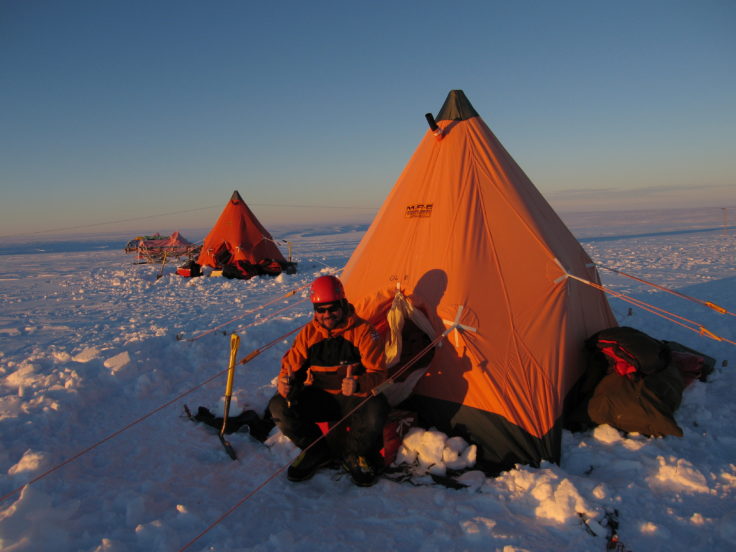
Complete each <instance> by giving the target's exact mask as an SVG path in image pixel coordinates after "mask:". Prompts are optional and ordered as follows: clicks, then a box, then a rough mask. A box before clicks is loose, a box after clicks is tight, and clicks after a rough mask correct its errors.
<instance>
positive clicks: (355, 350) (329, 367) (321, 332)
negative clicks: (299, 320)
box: [279, 305, 387, 397]
mask: <svg viewBox="0 0 736 552" xmlns="http://www.w3.org/2000/svg"><path fill="white" fill-rule="evenodd" d="M348 366H351V367H352V375H353V376H357V380H358V389H357V392H356V393H355V394H354V395H355V396H360V397H365V396H367V395H368V393H370V391H371V389H373V388H374V387H375V386H376V385H378V384H379V383H382V382H383V381H385V380H386V378H387V371H386V361H385V356H384V352H383V340H382V339H381V337H380V335H379V334H378V332H376V330H375V329H374V328H373V326H371V325H370V324H369V323H368V322H366V321H365V320H363V319H362V318H360V317H358V316H357V315H356V314H355V313H354V311H353V309H352V305H351V306H350V309H349V314H348V315H347V316H346V319H345V322H344V323H343V324H342V325H341V326H340V327H338V328H335V329H334V330H327V329H325V328H323V327H322V326H321V325H320V324H318V323H317V322H316V321H315V320H312V321H311V322H309V323H308V324H307V325H306V326H304V328H302V330H301V331H300V332H299V334H298V335H297V336H296V339H295V340H294V344H293V345H292V346H291V349H289V350H288V351H286V353H285V354H284V356H283V358H282V359H281V372H280V373H279V377H285V376H287V375H288V373H289V369H290V370H291V374H292V376H293V377H294V381H296V382H297V383H304V384H305V385H313V386H315V387H317V388H320V389H324V390H325V391H328V392H329V393H333V394H338V393H340V388H341V385H342V380H343V378H345V376H346V375H347V368H348Z"/></svg>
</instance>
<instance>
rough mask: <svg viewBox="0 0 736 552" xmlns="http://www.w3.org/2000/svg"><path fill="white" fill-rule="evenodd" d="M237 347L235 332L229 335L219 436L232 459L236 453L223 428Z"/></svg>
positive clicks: (228, 408)
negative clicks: (228, 357) (223, 408)
mask: <svg viewBox="0 0 736 552" xmlns="http://www.w3.org/2000/svg"><path fill="white" fill-rule="evenodd" d="M238 347H240V336H239V335H238V334H236V333H233V334H231V335H230V363H229V364H228V367H227V385H226V386H225V413H224V414H223V417H222V428H221V429H220V433H219V437H220V442H221V443H222V446H223V447H225V452H227V454H228V456H230V458H232V459H233V460H237V459H238V455H237V454H235V449H234V448H233V446H232V445H231V444H230V443H229V442H228V441H227V440H226V439H225V429H226V428H227V417H228V414H229V413H230V399H232V396H233V380H234V379H235V357H236V355H237V354H238Z"/></svg>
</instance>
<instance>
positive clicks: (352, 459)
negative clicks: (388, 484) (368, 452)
mask: <svg viewBox="0 0 736 552" xmlns="http://www.w3.org/2000/svg"><path fill="white" fill-rule="evenodd" d="M343 467H344V468H345V470H346V471H347V472H348V473H349V474H350V479H352V480H353V483H355V484H356V485H358V486H359V487H370V486H371V485H373V484H374V483H375V482H376V470H375V469H374V468H373V466H371V464H370V463H369V462H368V460H366V458H365V456H348V457H347V458H345V461H344V463H343Z"/></svg>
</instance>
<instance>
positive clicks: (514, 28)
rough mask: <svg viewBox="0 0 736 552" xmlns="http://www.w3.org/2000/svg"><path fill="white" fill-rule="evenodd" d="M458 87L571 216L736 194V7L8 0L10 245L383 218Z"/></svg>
mask: <svg viewBox="0 0 736 552" xmlns="http://www.w3.org/2000/svg"><path fill="white" fill-rule="evenodd" d="M456 88H459V89H463V90H464V91H465V93H466V95H467V96H468V98H469V99H470V101H471V102H472V104H473V105H474V107H475V108H476V110H477V111H478V112H479V113H480V115H481V116H482V117H483V119H484V120H485V121H486V123H487V124H488V125H489V126H490V127H491V129H492V130H493V131H494V133H495V134H496V135H497V136H498V138H499V139H500V140H501V142H502V143H503V144H504V145H505V147H506V149H508V150H509V152H510V153H511V155H512V156H513V157H514V158H515V159H516V160H517V162H518V163H519V164H520V165H521V167H522V168H523V169H524V170H525V171H526V173H527V174H528V175H529V176H530V177H531V179H532V181H533V182H534V183H535V184H536V186H537V187H538V188H539V189H540V191H541V192H542V193H543V194H544V195H545V197H546V198H547V199H548V200H549V201H550V203H551V204H552V205H553V207H555V208H556V209H557V210H558V211H561V212H565V211H581V210H582V211H585V210H621V209H643V208H652V207H668V208H669V207H687V206H698V207H711V206H712V207H714V208H720V207H723V206H732V205H736V200H735V197H736V193H735V190H736V155H734V154H735V152H736V2H734V1H732V0H701V1H697V2H696V1H687V2H684V1H678V0H651V1H648V0H641V1H639V0H637V1H629V0H624V1H619V2H597V1H579V2H577V1H576V2H572V1H558V2H531V1H523V0H521V1H514V2H511V1H504V2H497V1H478V2H475V1H473V2H470V1H468V2H462V1H460V2H452V3H451V2H446V1H442V2H435V1H405V2H401V1H394V2H380V1H378V2H367V1H366V2H350V1H342V2H338V1H334V2H325V1H310V2H306V1H300V2H279V1H274V2H249V1H239V2H234V1H217V2H204V1H196V2H190V1H182V0H178V1H171V2H169V1H165V2H164V1H153V0H148V1H137V0H133V1H117V2H114V1H86V2H85V1H77V0H65V1H63V2H59V1H37V0H0V105H2V110H0V192H1V194H2V200H1V201H0V236H3V237H7V236H9V235H13V234H20V233H33V232H47V231H49V230H55V231H56V233H63V232H66V231H72V230H73V231H75V232H79V231H89V232H106V231H117V230H126V231H127V230H130V231H131V232H134V233H137V232H150V231H156V230H157V231H161V232H162V233H163V232H170V231H173V230H176V229H181V228H193V227H205V228H206V227H209V226H211V225H212V224H213V223H214V221H215V219H216V218H217V216H218V215H219V213H220V211H221V209H222V207H223V206H224V204H225V202H226V201H227V199H228V198H229V197H230V195H231V194H232V191H233V190H235V189H237V190H239V191H240V193H241V195H242V196H243V197H244V199H245V200H246V202H247V203H248V204H249V205H250V206H251V208H252V209H253V210H254V211H255V213H256V215H257V216H258V217H259V219H261V221H262V222H264V224H266V225H267V226H268V225H282V224H287V223H302V222H310V223H311V222H314V221H336V222H347V221H359V222H363V221H369V220H370V219H371V217H372V215H373V214H374V213H375V211H376V209H377V208H378V207H379V206H380V205H381V203H382V202H383V200H384V198H385V197H386V195H387V193H388V192H389V190H390V189H391V187H392V185H393V183H394V182H395V180H396V178H397V177H398V176H399V174H400V172H401V170H402V169H403V167H404V165H405V164H406V163H407V161H408V160H409V158H410V157H411V155H412V153H413V151H414V149H415V148H416V146H417V144H418V143H419V141H420V139H421V138H422V136H423V134H424V133H425V132H426V122H425V120H424V113H426V112H433V113H436V112H437V111H438V110H439V108H440V106H441V105H442V103H443V101H444V99H445V97H446V95H447V93H448V91H449V90H451V89H456ZM719 211H720V209H719ZM168 213H171V214H168ZM720 216H721V215H720V213H719V214H718V215H717V217H720ZM115 221H123V222H115ZM62 229H63V230H62ZM52 233H53V232H52Z"/></svg>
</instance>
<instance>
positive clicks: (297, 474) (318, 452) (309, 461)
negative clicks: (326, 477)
mask: <svg viewBox="0 0 736 552" xmlns="http://www.w3.org/2000/svg"><path fill="white" fill-rule="evenodd" d="M331 461H332V457H331V455H330V449H329V448H328V447H327V445H326V444H325V442H324V441H320V442H318V443H317V444H315V445H314V446H313V447H312V448H307V449H304V450H303V451H302V453H301V454H300V455H299V456H297V457H296V459H295V460H294V461H293V462H292V463H291V466H289V469H288V470H286V477H287V479H288V480H289V481H306V480H307V479H309V478H311V477H312V476H313V475H314V474H315V473H317V470H319V469H320V468H323V467H325V466H327V465H329V464H330V462H331Z"/></svg>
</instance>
